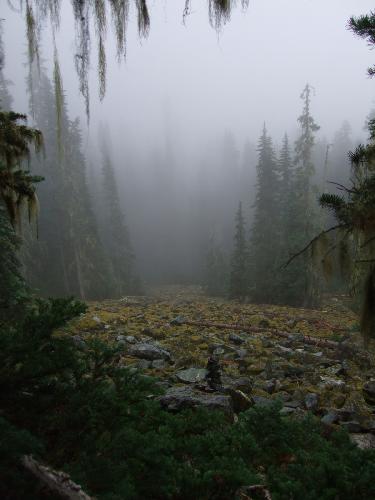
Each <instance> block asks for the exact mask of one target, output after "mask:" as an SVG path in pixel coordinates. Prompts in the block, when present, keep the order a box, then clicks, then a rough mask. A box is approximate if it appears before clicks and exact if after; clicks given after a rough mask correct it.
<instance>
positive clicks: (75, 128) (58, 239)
mask: <svg viewBox="0 0 375 500" xmlns="http://www.w3.org/2000/svg"><path fill="white" fill-rule="evenodd" d="M35 82H36V83H35V84H34V87H33V112H34V119H35V122H36V124H37V125H38V127H39V128H40V129H41V130H42V131H43V135H44V138H45V155H44V158H40V159H39V158H38V159H35V158H34V159H33V161H32V162H31V166H32V169H33V171H35V172H37V173H38V174H42V175H43V176H44V177H45V182H44V183H42V184H41V185H40V187H39V189H38V197H39V200H40V205H41V213H40V217H39V221H38V222H39V237H38V238H36V237H35V234H29V235H28V237H27V241H26V245H24V246H23V261H24V263H25V271H26V277H27V279H28V281H29V282H30V284H31V285H32V286H33V287H35V288H38V289H39V290H40V292H41V293H42V294H44V295H48V296H70V295H75V296H78V297H81V298H84V299H94V298H105V297H108V296H109V295H110V291H111V281H112V278H111V273H110V266H109V265H108V263H107V262H106V259H105V255H104V252H103V249H102V245H101V242H100V240H99V236H98V231H97V227H96V221H95V217H94V214H93V212H92V209H91V200H90V197H89V193H88V189H87V181H86V171H85V170H86V164H85V158H84V156H83V154H82V150H81V149H82V145H81V132H80V127H79V123H78V121H74V122H72V121H71V120H69V117H68V113H67V110H66V104H65V100H64V98H63V100H62V106H61V109H60V120H59V123H56V105H57V104H56V99H55V96H54V91H53V88H52V85H51V82H50V81H49V79H48V78H47V76H46V74H45V72H44V71H43V69H42V70H41V73H40V77H39V79H38V80H35ZM59 128H60V130H58V129H59Z"/></svg>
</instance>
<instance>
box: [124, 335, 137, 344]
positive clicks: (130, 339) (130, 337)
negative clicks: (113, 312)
mask: <svg viewBox="0 0 375 500" xmlns="http://www.w3.org/2000/svg"><path fill="white" fill-rule="evenodd" d="M125 340H126V342H128V344H135V343H136V342H137V339H136V338H135V337H133V335H127V336H126V337H125Z"/></svg>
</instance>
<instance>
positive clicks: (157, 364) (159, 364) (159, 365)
mask: <svg viewBox="0 0 375 500" xmlns="http://www.w3.org/2000/svg"><path fill="white" fill-rule="evenodd" d="M151 367H152V368H155V369H156V370H162V369H163V368H165V360H164V359H155V360H154V361H153V362H152V364H151Z"/></svg>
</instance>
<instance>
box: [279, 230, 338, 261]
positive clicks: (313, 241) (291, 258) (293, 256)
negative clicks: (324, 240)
mask: <svg viewBox="0 0 375 500" xmlns="http://www.w3.org/2000/svg"><path fill="white" fill-rule="evenodd" d="M343 227H346V226H345V225H344V224H337V226H332V227H330V228H329V229H326V230H325V231H322V232H321V233H319V234H318V235H317V236H315V238H313V239H312V240H310V241H309V243H308V244H307V245H306V246H305V247H304V248H302V250H300V251H299V252H297V253H295V254H293V255H292V256H291V257H290V258H289V259H288V261H287V262H286V263H285V264H284V265H282V266H281V269H285V268H287V267H288V266H289V264H290V263H291V262H292V261H293V260H294V259H296V258H297V257H299V256H300V255H302V254H303V253H305V252H306V250H308V249H309V248H310V247H311V246H312V245H313V244H314V243H315V242H316V241H317V240H318V239H319V238H320V237H321V236H323V234H328V233H330V232H331V231H335V230H336V229H341V228H343Z"/></svg>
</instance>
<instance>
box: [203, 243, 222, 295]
mask: <svg viewBox="0 0 375 500" xmlns="http://www.w3.org/2000/svg"><path fill="white" fill-rule="evenodd" d="M205 264H206V266H205V273H204V275H205V278H204V287H205V291H206V293H207V295H211V296H212V297H215V296H217V297H223V296H224V295H225V293H226V292H227V263H226V259H225V257H224V255H223V252H222V250H221V248H220V246H219V245H218V243H217V242H216V240H215V234H212V235H211V238H210V242H209V248H208V251H207V254H206V263H205Z"/></svg>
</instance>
